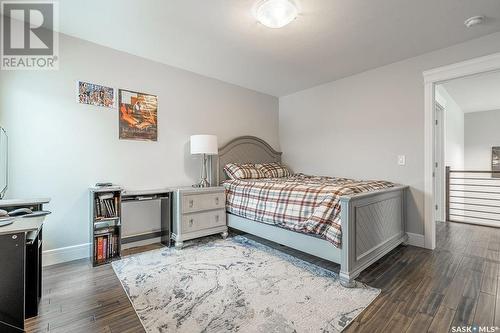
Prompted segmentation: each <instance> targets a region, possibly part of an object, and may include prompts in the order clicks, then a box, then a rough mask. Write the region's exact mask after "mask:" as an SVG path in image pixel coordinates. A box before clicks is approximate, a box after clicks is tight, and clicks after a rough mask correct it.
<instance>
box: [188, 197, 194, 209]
mask: <svg viewBox="0 0 500 333" xmlns="http://www.w3.org/2000/svg"><path fill="white" fill-rule="evenodd" d="M193 205H194V201H193V199H191V200H189V208H193Z"/></svg>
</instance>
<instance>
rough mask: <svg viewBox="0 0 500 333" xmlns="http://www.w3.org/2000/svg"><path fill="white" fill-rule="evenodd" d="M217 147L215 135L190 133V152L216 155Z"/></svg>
mask: <svg viewBox="0 0 500 333" xmlns="http://www.w3.org/2000/svg"><path fill="white" fill-rule="evenodd" d="M218 151H219V147H218V145H217V136H215V135H191V154H207V155H217V153H218Z"/></svg>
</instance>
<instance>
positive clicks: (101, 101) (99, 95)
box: [76, 81, 116, 108]
mask: <svg viewBox="0 0 500 333" xmlns="http://www.w3.org/2000/svg"><path fill="white" fill-rule="evenodd" d="M76 89H77V102H78V103H80V104H88V105H94V106H102V107H105V108H115V107H116V93H115V89H114V88H111V87H106V86H102V85H99V84H95V83H90V82H85V81H77V82H76Z"/></svg>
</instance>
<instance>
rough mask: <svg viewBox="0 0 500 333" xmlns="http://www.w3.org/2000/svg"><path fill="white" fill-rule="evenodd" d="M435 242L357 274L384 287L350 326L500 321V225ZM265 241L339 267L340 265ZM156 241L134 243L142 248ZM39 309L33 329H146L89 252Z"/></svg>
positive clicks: (66, 268) (456, 228)
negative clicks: (430, 247)
mask: <svg viewBox="0 0 500 333" xmlns="http://www.w3.org/2000/svg"><path fill="white" fill-rule="evenodd" d="M437 236H438V239H437V249H436V250H435V251H429V250H425V249H421V248H417V247H413V246H400V247H398V248H397V249H395V250H394V251H392V252H391V253H389V254H388V255H386V256H385V257H384V258H382V259H381V260H379V261H378V262H377V263H375V264H374V265H372V266H371V267H370V268H368V269H367V270H366V271H364V272H363V273H362V274H361V276H360V277H359V279H358V281H361V282H364V283H366V284H368V285H370V286H373V287H376V288H380V289H381V290H382V292H381V294H380V296H379V297H378V298H377V299H376V300H375V301H374V302H373V303H372V304H371V305H370V306H369V307H368V308H367V309H366V310H365V311H364V312H363V313H361V315H359V316H358V317H357V318H356V319H355V320H354V321H353V322H352V323H351V325H350V326H349V327H348V328H347V330H346V332H426V331H429V332H449V331H450V328H451V326H463V325H471V324H476V325H480V326H500V293H498V289H499V288H498V284H499V283H500V275H499V270H500V229H496V228H488V227H480V226H472V225H467V224H457V223H438V226H437ZM258 240H259V241H261V242H263V243H265V244H268V245H271V246H273V247H276V248H278V249H280V250H282V251H284V252H287V253H291V254H293V255H295V256H297V257H300V258H302V259H304V260H307V261H310V262H313V263H315V264H317V265H320V266H323V267H325V268H328V269H332V270H335V271H337V272H338V270H339V266H338V265H336V264H332V263H329V262H327V261H324V260H321V259H318V258H315V257H312V256H309V255H306V254H303V253H300V252H297V251H295V250H291V249H288V248H286V247H284V246H281V245H278V244H275V243H271V242H268V241H265V240H261V239H258ZM156 247H157V246H149V247H145V248H138V249H132V250H129V251H128V254H132V253H137V252H141V251H145V250H150V249H151V248H156ZM43 275H44V286H43V298H42V303H41V306H40V315H39V316H38V317H36V318H32V319H29V320H27V321H26V329H27V331H28V332H144V330H143V328H142V325H141V323H140V321H139V318H138V317H137V315H136V314H135V312H134V309H133V308H132V305H131V304H130V301H129V300H128V298H127V295H126V294H125V292H124V291H123V289H122V286H121V284H120V281H119V280H118V278H117V277H116V276H115V274H114V272H113V269H112V268H111V266H110V265H106V266H100V267H96V268H92V266H91V264H90V262H89V261H87V260H79V261H74V262H70V263H64V264H60V265H54V266H50V267H46V268H44V270H43Z"/></svg>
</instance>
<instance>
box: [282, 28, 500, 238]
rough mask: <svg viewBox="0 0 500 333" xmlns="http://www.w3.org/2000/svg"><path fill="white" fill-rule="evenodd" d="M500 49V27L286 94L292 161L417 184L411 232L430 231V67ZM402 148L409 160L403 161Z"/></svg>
mask: <svg viewBox="0 0 500 333" xmlns="http://www.w3.org/2000/svg"><path fill="white" fill-rule="evenodd" d="M396 47H397V46H396ZM495 52H500V33H496V34H492V35H488V36H485V37H483V38H479V39H475V40H472V41H469V42H467V43H463V44H459V45H456V46H453V47H450V48H447V49H442V50H439V51H436V52H432V53H428V54H425V55H422V56H419V57H415V58H411V59H408V60H405V61H401V62H397V63H394V64H391V65H388V66H384V67H380V68H377V69H374V70H370V71H367V72H364V73H361V74H357V75H354V76H350V77H347V78H344V79H341V80H338V81H334V82H330V83H327V84H324V85H321V86H317V87H314V88H311V89H307V90H303V91H300V92H297V93H295V94H292V95H289V96H285V97H282V98H280V123H279V125H280V144H281V147H282V150H283V152H284V154H283V158H284V162H285V163H287V164H289V165H290V166H291V167H292V168H293V169H294V170H295V171H302V172H306V173H314V174H324V175H338V176H346V177H355V178H378V179H388V180H391V181H395V182H399V183H404V184H408V185H410V187H411V193H410V196H409V197H408V203H407V206H408V214H409V220H408V231H409V232H412V233H417V234H423V232H424V224H423V213H424V195H423V189H424V84H423V77H422V72H423V71H424V70H427V69H431V68H435V67H439V66H442V65H447V64H450V63H454V62H458V61H462V60H465V59H470V58H473V57H477V56H483V55H487V54H491V53H495ZM366 56H370V55H366ZM399 154H404V155H406V160H407V165H406V166H403V167H402V166H398V165H397V155H399Z"/></svg>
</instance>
